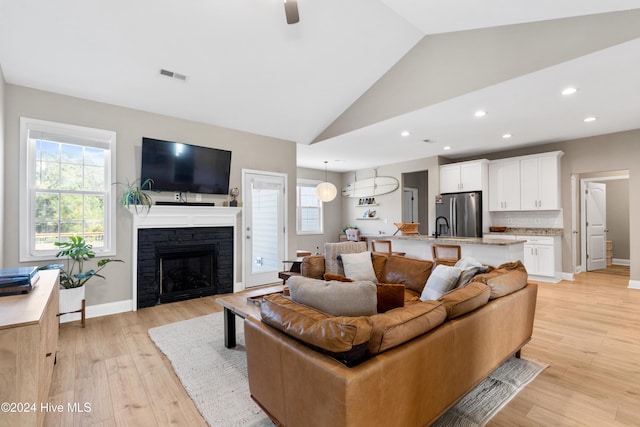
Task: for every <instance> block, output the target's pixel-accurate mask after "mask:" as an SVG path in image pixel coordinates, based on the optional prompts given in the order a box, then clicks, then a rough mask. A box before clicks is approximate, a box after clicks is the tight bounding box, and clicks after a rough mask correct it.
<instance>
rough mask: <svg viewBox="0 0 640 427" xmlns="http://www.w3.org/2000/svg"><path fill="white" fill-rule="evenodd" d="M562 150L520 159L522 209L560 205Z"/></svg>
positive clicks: (529, 209)
mask: <svg viewBox="0 0 640 427" xmlns="http://www.w3.org/2000/svg"><path fill="white" fill-rule="evenodd" d="M560 155H562V153H561V152H554V153H548V154H545V155H541V156H532V157H528V158H526V159H522V160H520V209H521V210H524V211H534V210H557V209H561V206H560Z"/></svg>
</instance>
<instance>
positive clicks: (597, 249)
mask: <svg viewBox="0 0 640 427" xmlns="http://www.w3.org/2000/svg"><path fill="white" fill-rule="evenodd" d="M585 198H586V199H585V201H586V203H585V205H586V213H587V216H586V218H587V224H586V228H587V271H591V270H601V269H603V268H606V267H607V259H606V253H607V251H606V245H607V185H606V184H602V183H598V182H587V191H586V195H585Z"/></svg>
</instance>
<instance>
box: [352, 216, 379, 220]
mask: <svg viewBox="0 0 640 427" xmlns="http://www.w3.org/2000/svg"><path fill="white" fill-rule="evenodd" d="M372 219H380V218H378V217H377V216H375V217H373V218H356V220H362V221H369V220H372Z"/></svg>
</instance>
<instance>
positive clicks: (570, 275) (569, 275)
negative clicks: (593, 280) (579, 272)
mask: <svg viewBox="0 0 640 427" xmlns="http://www.w3.org/2000/svg"><path fill="white" fill-rule="evenodd" d="M561 277H562V280H568V281H570V282H573V281H574V280H575V278H574V277H573V273H565V272H564V271H563V272H562V274H561Z"/></svg>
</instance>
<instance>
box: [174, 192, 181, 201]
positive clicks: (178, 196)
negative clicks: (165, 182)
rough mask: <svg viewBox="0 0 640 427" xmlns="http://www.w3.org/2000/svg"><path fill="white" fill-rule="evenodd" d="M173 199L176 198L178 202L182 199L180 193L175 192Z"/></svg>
mask: <svg viewBox="0 0 640 427" xmlns="http://www.w3.org/2000/svg"><path fill="white" fill-rule="evenodd" d="M173 200H175V201H176V202H179V201H180V193H173Z"/></svg>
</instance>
